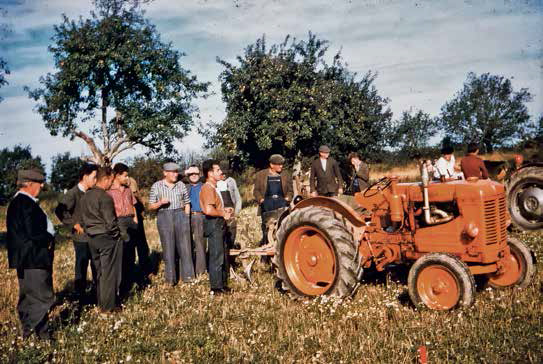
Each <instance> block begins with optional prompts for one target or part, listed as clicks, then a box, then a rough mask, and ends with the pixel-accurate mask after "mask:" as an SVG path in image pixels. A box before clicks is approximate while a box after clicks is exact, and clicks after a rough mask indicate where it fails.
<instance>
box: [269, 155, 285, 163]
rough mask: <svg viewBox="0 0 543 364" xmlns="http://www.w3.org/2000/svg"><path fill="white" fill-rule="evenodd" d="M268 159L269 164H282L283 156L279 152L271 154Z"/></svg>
mask: <svg viewBox="0 0 543 364" xmlns="http://www.w3.org/2000/svg"><path fill="white" fill-rule="evenodd" d="M269 161H270V163H271V164H284V163H285V158H283V156H282V155H281V154H272V155H271V156H270V159H269Z"/></svg>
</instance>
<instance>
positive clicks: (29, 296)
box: [6, 170, 55, 339]
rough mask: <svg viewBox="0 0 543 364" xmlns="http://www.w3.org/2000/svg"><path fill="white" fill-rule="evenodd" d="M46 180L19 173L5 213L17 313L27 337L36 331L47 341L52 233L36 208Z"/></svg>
mask: <svg viewBox="0 0 543 364" xmlns="http://www.w3.org/2000/svg"><path fill="white" fill-rule="evenodd" d="M44 181H45V177H44V176H43V174H42V173H40V172H39V171H35V170H20V171H19V172H18V176H17V186H18V187H19V191H18V192H17V193H16V194H15V197H14V198H13V200H12V201H11V202H10V204H9V207H8V211H7V219H6V220H7V230H8V234H7V249H8V261H9V268H12V269H17V277H18V279H19V302H18V304H17V310H18V312H19V320H20V321H21V325H22V329H23V337H24V338H26V337H28V336H29V335H31V334H32V332H35V333H36V334H37V335H38V337H39V338H41V339H49V338H50V334H49V331H48V325H47V318H48V317H47V316H48V313H49V309H50V308H51V306H52V305H53V303H54V301H55V299H54V294H53V249H54V234H55V230H54V227H53V224H52V223H51V220H49V218H48V217H47V215H46V214H45V212H44V211H43V210H42V209H41V207H40V206H39V205H38V200H37V198H36V197H37V196H38V195H39V193H40V191H41V189H42V187H43V183H44Z"/></svg>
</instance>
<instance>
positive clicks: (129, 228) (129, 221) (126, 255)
mask: <svg viewBox="0 0 543 364" xmlns="http://www.w3.org/2000/svg"><path fill="white" fill-rule="evenodd" d="M118 221H119V229H121V231H122V232H123V234H126V236H128V241H123V244H122V252H121V254H120V255H121V259H120V260H119V268H118V273H119V276H118V284H119V287H118V290H119V293H120V294H121V295H123V294H125V293H126V292H128V291H129V290H130V288H131V287H132V283H134V281H135V274H136V272H135V266H136V244H137V241H138V239H139V238H140V237H139V231H138V225H137V224H136V223H135V222H134V217H133V216H129V217H119V218H118Z"/></svg>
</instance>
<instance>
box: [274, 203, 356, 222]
mask: <svg viewBox="0 0 543 364" xmlns="http://www.w3.org/2000/svg"><path fill="white" fill-rule="evenodd" d="M313 206H316V207H324V208H326V209H330V210H332V211H335V212H337V213H339V214H340V215H341V216H343V217H344V218H345V219H347V220H348V221H349V222H350V223H351V224H353V225H354V226H356V227H362V226H365V225H366V222H365V221H364V220H362V219H361V218H360V217H359V214H358V213H357V212H356V211H355V210H354V209H353V208H352V207H351V206H349V205H347V204H346V203H344V202H342V201H339V200H336V199H335V198H330V197H323V196H319V197H310V198H307V199H305V200H301V201H300V202H298V203H297V204H296V205H294V207H293V208H292V209H291V210H290V212H292V211H294V210H298V209H302V208H304V207H313ZM285 216H286V215H285ZM282 217H283V216H282ZM280 220H281V219H280Z"/></svg>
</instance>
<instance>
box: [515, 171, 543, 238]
mask: <svg viewBox="0 0 543 364" xmlns="http://www.w3.org/2000/svg"><path fill="white" fill-rule="evenodd" d="M507 190H508V191H507V202H508V204H507V205H508V206H509V214H510V215H511V221H512V222H513V225H514V226H516V227H517V228H519V229H521V230H538V229H543V167H539V166H532V167H525V168H522V169H521V170H520V171H518V172H516V173H515V174H514V175H513V176H512V177H511V180H510V181H509V183H508V184H507Z"/></svg>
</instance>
